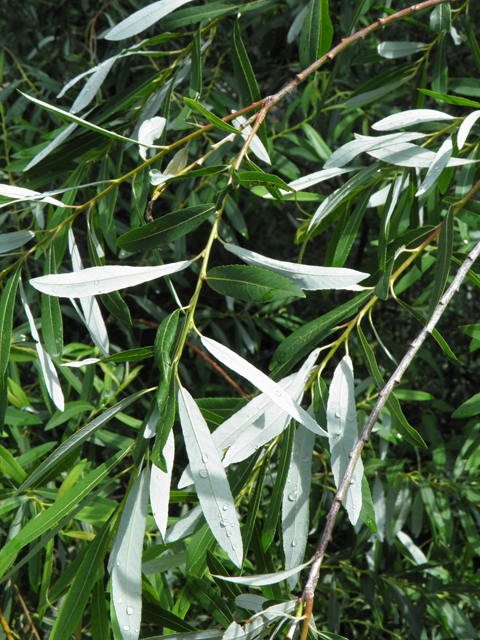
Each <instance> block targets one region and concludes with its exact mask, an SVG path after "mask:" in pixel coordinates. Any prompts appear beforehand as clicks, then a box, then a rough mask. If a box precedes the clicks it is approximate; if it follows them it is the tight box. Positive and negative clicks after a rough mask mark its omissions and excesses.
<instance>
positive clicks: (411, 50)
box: [377, 41, 428, 60]
mask: <svg viewBox="0 0 480 640" xmlns="http://www.w3.org/2000/svg"><path fill="white" fill-rule="evenodd" d="M427 47H428V45H427V44H425V43H424V42H394V41H387V42H381V43H380V44H379V45H378V46H377V51H378V54H379V55H380V56H382V58H389V59H391V60H393V59H395V58H404V57H405V56H411V55H414V54H415V53H419V52H420V51H423V50H424V49H426V48H427Z"/></svg>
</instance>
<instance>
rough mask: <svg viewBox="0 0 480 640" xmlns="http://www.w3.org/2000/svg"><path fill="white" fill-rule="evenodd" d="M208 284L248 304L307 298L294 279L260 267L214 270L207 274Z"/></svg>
mask: <svg viewBox="0 0 480 640" xmlns="http://www.w3.org/2000/svg"><path fill="white" fill-rule="evenodd" d="M207 283H208V285H209V286H210V287H211V288H212V289H213V290H214V291H216V292H217V293H221V294H223V295H226V296H231V297H232V298H237V299H239V300H246V301H247V302H272V301H274V300H283V299H284V298H289V297H292V296H295V297H297V298H304V297H305V294H304V293H303V291H302V289H301V288H300V287H299V286H298V285H297V284H296V283H295V282H292V280H290V279H288V278H284V277H283V276H281V275H278V274H277V273H273V272H272V271H267V270H266V269H261V268H259V267H250V266H245V265H231V266H223V267H214V268H213V269H210V271H208V272H207Z"/></svg>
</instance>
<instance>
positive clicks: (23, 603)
mask: <svg viewBox="0 0 480 640" xmlns="http://www.w3.org/2000/svg"><path fill="white" fill-rule="evenodd" d="M12 584H13V586H14V588H15V591H16V592H17V596H18V599H19V600H20V604H21V605H22V609H23V611H24V613H25V615H26V616H27V620H28V622H29V623H30V625H31V627H32V631H33V634H34V636H35V637H36V639H37V640H41V638H40V636H39V635H38V631H37V630H36V628H35V625H34V624H33V620H32V617H31V616H30V612H29V610H28V608H27V605H26V604H25V600H24V599H23V598H22V594H21V593H20V589H19V588H18V587H17V585H16V584H15V582H13V580H12Z"/></svg>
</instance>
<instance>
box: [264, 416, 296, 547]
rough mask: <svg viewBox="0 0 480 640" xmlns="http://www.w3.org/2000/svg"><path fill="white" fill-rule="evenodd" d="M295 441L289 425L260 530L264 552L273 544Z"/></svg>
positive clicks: (291, 427) (284, 435)
mask: <svg viewBox="0 0 480 640" xmlns="http://www.w3.org/2000/svg"><path fill="white" fill-rule="evenodd" d="M294 439H295V427H294V426H293V425H292V424H290V426H289V427H288V429H287V430H286V431H284V432H283V436H282V445H281V448H280V454H279V460H278V466H277V475H276V477H275V482H274V485H273V491H272V495H271V497H270V502H269V508H268V512H267V516H266V518H265V521H264V524H263V529H262V538H261V542H262V548H263V551H264V552H265V551H266V550H267V549H268V548H269V547H270V545H271V544H272V542H273V538H274V536H275V531H276V529H277V522H278V518H279V517H280V511H281V504H282V499H283V493H284V491H285V487H286V485H287V478H288V474H289V469H290V461H291V459H292V451H293V441H294Z"/></svg>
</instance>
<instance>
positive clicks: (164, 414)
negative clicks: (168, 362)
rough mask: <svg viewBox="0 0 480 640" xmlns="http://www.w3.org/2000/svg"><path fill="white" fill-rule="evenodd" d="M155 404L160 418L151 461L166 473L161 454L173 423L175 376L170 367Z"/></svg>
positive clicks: (165, 465) (164, 462)
mask: <svg viewBox="0 0 480 640" xmlns="http://www.w3.org/2000/svg"><path fill="white" fill-rule="evenodd" d="M157 405H158V410H159V411H160V420H159V421H158V423H157V437H156V439H155V446H154V447H153V450H152V462H153V464H155V465H156V466H157V467H158V468H159V469H161V470H162V471H163V472H164V473H167V464H166V461H165V458H164V456H163V448H164V446H165V444H166V442H167V440H168V436H169V435H170V431H171V430H172V427H173V423H174V422H175V405H176V403H175V376H174V375H173V371H172V369H171V368H170V369H169V373H168V376H167V379H166V381H165V382H164V381H163V380H162V383H161V386H160V387H159V389H158V393H157Z"/></svg>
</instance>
